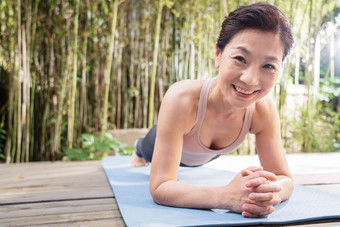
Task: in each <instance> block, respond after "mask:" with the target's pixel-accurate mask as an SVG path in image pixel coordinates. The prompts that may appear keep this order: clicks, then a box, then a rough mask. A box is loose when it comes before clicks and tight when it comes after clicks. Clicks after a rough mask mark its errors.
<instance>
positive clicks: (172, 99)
mask: <svg viewBox="0 0 340 227" xmlns="http://www.w3.org/2000/svg"><path fill="white" fill-rule="evenodd" d="M203 82H204V81H203V80H183V81H179V82H176V83H174V84H173V85H172V86H171V87H170V88H169V89H168V91H167V92H166V94H165V96H164V98H163V100H162V104H161V108H160V112H159V121H162V123H165V122H167V123H168V124H172V125H173V126H174V125H181V126H183V127H184V128H183V129H184V130H186V129H187V128H188V127H190V125H191V124H193V122H194V121H195V118H196V112H197V107H198V101H199V97H200V91H201V88H202V85H203ZM176 123H179V124H176Z"/></svg>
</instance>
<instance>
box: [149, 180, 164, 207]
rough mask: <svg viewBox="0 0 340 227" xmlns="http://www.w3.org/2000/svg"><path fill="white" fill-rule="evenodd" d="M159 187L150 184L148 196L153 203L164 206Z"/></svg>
mask: <svg viewBox="0 0 340 227" xmlns="http://www.w3.org/2000/svg"><path fill="white" fill-rule="evenodd" d="M160 186H161V184H160V185H157V186H152V184H150V187H149V190H150V194H151V197H152V199H153V201H154V202H155V203H157V204H159V205H164V204H163V202H162V201H163V199H162V196H161V193H160V190H159V187H160Z"/></svg>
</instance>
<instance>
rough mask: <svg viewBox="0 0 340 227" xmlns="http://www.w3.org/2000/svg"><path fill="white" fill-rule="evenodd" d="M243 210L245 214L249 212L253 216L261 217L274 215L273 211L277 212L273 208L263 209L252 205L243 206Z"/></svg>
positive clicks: (266, 207) (265, 207)
mask: <svg viewBox="0 0 340 227" xmlns="http://www.w3.org/2000/svg"><path fill="white" fill-rule="evenodd" d="M242 209H243V211H245V212H248V213H250V214H253V215H257V216H261V217H263V216H265V215H268V214H270V213H272V212H273V211H275V208H274V207H273V206H264V207H263V206H259V205H257V204H250V203H246V204H243V206H242Z"/></svg>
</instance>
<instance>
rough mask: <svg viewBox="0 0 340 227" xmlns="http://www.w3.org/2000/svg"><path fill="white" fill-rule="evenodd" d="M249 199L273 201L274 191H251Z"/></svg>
mask: <svg viewBox="0 0 340 227" xmlns="http://www.w3.org/2000/svg"><path fill="white" fill-rule="evenodd" d="M248 197H249V199H251V200H253V201H271V200H273V199H274V194H273V193H250V194H249V196H248Z"/></svg>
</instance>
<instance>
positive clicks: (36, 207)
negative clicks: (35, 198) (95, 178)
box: [0, 198, 124, 226]
mask: <svg viewBox="0 0 340 227" xmlns="http://www.w3.org/2000/svg"><path fill="white" fill-rule="evenodd" d="M80 223H82V225H85V226H91V225H92V226H94V225H96V224H100V223H101V224H105V223H107V224H115V226H116V225H118V226H124V223H123V221H122V218H121V215H120V212H119V210H118V206H117V203H116V201H115V199H113V198H112V199H93V200H76V201H59V202H48V203H31V204H19V205H11V206H0V226H32V225H58V226H60V225H68V226H70V225H72V224H76V225H78V226H79V224H80Z"/></svg>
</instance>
